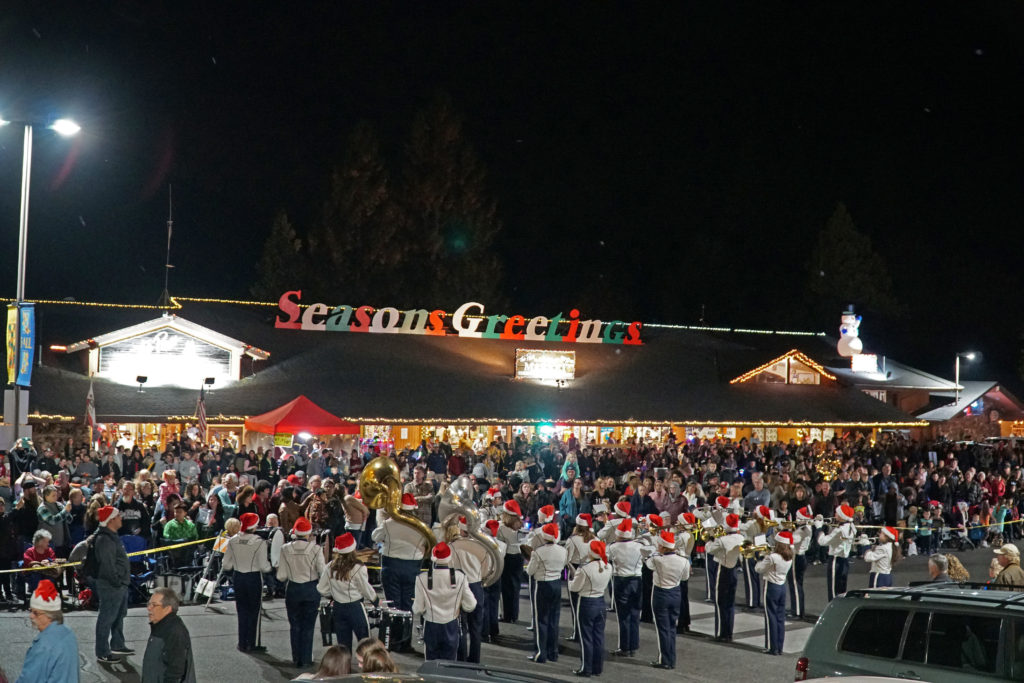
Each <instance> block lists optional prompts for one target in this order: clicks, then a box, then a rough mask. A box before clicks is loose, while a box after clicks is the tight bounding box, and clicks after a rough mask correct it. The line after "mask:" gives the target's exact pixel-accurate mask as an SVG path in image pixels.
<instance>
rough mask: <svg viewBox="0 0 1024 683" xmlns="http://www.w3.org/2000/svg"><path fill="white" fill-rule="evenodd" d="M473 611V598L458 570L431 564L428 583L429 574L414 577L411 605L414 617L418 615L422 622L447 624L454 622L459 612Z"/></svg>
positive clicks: (423, 573) (463, 575)
mask: <svg viewBox="0 0 1024 683" xmlns="http://www.w3.org/2000/svg"><path fill="white" fill-rule="evenodd" d="M431 582H432V583H433V586H431V585H430V584H431ZM474 609H476V598H475V597H473V591H471V590H469V581H467V580H466V575H465V574H463V573H462V572H461V571H459V570H458V569H455V568H449V567H446V566H443V565H436V564H435V565H434V568H433V580H432V581H431V575H430V572H420V574H419V576H417V577H416V596H415V598H413V602H412V613H413V614H414V615H419V614H422V615H423V617H424V619H426V620H427V621H432V622H434V623H435V624H447V623H449V622H452V621H454V620H456V619H458V618H459V613H460V611H461V612H467V613H468V612H472V611H473V610H474Z"/></svg>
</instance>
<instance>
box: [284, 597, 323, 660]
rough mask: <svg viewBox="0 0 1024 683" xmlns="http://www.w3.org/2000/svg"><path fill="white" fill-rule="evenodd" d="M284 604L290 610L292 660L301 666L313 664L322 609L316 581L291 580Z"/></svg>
mask: <svg viewBox="0 0 1024 683" xmlns="http://www.w3.org/2000/svg"><path fill="white" fill-rule="evenodd" d="M284 605H285V608H287V610H288V626H289V631H290V635H291V644H292V661H293V662H295V664H296V665H297V666H300V667H302V666H312V665H313V632H314V631H315V630H316V617H317V613H318V612H319V609H320V593H319V592H318V591H317V589H316V581H306V582H305V583H296V582H295V581H289V582H288V588H287V589H285V594H284Z"/></svg>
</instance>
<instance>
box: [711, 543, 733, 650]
mask: <svg viewBox="0 0 1024 683" xmlns="http://www.w3.org/2000/svg"><path fill="white" fill-rule="evenodd" d="M715 566H716V567H717V569H716V570H715V575H716V581H715V637H716V638H732V625H733V620H734V617H735V615H736V567H733V568H731V569H730V568H728V567H723V566H722V565H720V564H718V563H717V562H716V563H715Z"/></svg>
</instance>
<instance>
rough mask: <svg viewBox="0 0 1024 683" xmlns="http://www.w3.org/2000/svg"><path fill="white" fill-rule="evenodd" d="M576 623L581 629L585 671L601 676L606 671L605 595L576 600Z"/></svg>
mask: <svg viewBox="0 0 1024 683" xmlns="http://www.w3.org/2000/svg"><path fill="white" fill-rule="evenodd" d="M576 605H577V606H576V625H577V626H578V627H579V631H580V660H581V661H582V663H583V666H582V667H581V668H582V669H583V673H587V674H590V675H592V676H600V675H601V672H602V671H604V620H605V614H606V611H605V610H606V608H605V605H604V596H603V595H602V596H601V597H599V598H579V599H578V600H577V601H576Z"/></svg>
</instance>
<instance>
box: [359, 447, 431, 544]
mask: <svg viewBox="0 0 1024 683" xmlns="http://www.w3.org/2000/svg"><path fill="white" fill-rule="evenodd" d="M359 494H360V495H361V496H362V497H363V503H364V504H365V505H366V507H368V508H372V509H374V510H385V511H386V512H387V513H388V514H389V515H391V518H392V519H394V520H395V521H396V522H398V523H400V524H404V525H406V526H409V527H412V528H413V529H415V530H416V531H417V532H419V534H420V535H421V536H423V538H424V539H425V540H426V542H427V547H426V550H425V551H424V552H423V557H424V559H426V558H427V557H429V556H430V551H431V550H432V549H433V547H434V543H435V539H434V534H433V532H432V531H431V530H430V527H428V526H427V525H426V524H424V523H423V522H422V521H421V520H420V518H419V517H416V516H415V515H410V514H409V513H408V512H406V511H404V510H402V478H401V475H400V474H399V472H398V465H396V464H395V461H394V460H392V459H391V458H389V457H387V456H383V455H382V456H380V457H378V458H374V459H373V460H371V461H370V462H369V463H367V465H366V467H364V468H363V472H362V474H360V475H359Z"/></svg>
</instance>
